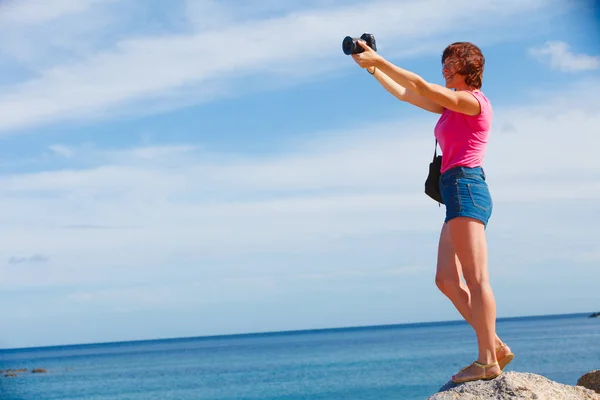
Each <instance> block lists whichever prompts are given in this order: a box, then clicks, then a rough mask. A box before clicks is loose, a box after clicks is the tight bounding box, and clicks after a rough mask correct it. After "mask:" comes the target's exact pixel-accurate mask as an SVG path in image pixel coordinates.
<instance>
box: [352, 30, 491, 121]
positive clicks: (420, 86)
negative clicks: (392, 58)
mask: <svg viewBox="0 0 600 400" xmlns="http://www.w3.org/2000/svg"><path fill="white" fill-rule="evenodd" d="M358 43H359V45H360V46H362V47H363V48H364V49H365V51H364V52H362V53H359V54H353V55H352V57H353V58H354V60H355V61H356V62H357V63H358V65H360V66H361V67H363V68H369V67H376V68H377V69H378V70H381V71H382V72H383V73H385V74H386V75H387V76H388V77H389V78H390V79H392V80H393V81H394V82H395V83H397V84H398V85H400V86H402V87H404V88H406V89H407V90H408V91H410V92H412V93H414V94H415V95H419V96H422V97H424V98H426V99H428V100H431V101H433V102H434V103H436V104H439V105H440V106H442V107H444V108H448V109H450V110H452V111H456V112H460V113H463V114H468V115H477V114H479V112H480V106H479V102H478V101H477V99H476V98H475V97H474V96H472V95H471V94H470V93H466V92H463V91H454V90H450V89H448V88H446V87H444V86H441V85H437V84H435V83H430V82H427V81H426V80H425V79H423V78H421V77H420V76H419V75H417V74H415V73H414V72H410V71H407V70H405V69H403V68H400V67H398V66H396V65H394V64H392V63H391V62H389V61H388V60H386V59H384V58H383V57H381V56H380V55H379V54H377V53H376V52H375V51H374V50H373V49H371V48H370V47H369V46H368V45H367V44H366V43H364V42H362V41H360V40H359V41H358Z"/></svg>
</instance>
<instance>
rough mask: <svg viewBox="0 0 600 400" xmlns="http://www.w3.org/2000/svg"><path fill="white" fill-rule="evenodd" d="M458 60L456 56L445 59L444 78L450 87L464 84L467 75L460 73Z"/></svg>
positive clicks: (454, 87) (458, 86)
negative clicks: (458, 71)
mask: <svg viewBox="0 0 600 400" xmlns="http://www.w3.org/2000/svg"><path fill="white" fill-rule="evenodd" d="M457 70H458V60H457V59H456V58H454V57H448V58H446V59H445V60H444V65H443V66H442V73H443V74H444V80H445V81H446V87H447V88H448V89H457V88H460V87H462V86H463V85H464V83H465V77H464V76H463V75H460V74H458V73H457V72H456V71H457Z"/></svg>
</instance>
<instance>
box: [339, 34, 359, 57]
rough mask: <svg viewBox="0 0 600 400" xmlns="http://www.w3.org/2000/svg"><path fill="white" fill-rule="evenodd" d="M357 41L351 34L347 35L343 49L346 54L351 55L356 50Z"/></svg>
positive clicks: (343, 42)
mask: <svg viewBox="0 0 600 400" xmlns="http://www.w3.org/2000/svg"><path fill="white" fill-rule="evenodd" d="M356 46H357V44H356V42H355V40H354V39H353V38H351V37H350V36H346V37H345V38H344V40H343V41H342V50H343V51H344V54H346V55H350V54H352V53H354V52H355V49H356Z"/></svg>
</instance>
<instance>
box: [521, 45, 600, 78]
mask: <svg viewBox="0 0 600 400" xmlns="http://www.w3.org/2000/svg"><path fill="white" fill-rule="evenodd" d="M529 52H530V54H531V55H533V56H534V57H536V58H537V59H538V60H540V61H542V62H545V63H548V64H549V65H550V67H552V68H554V69H557V70H559V71H563V72H579V71H590V70H596V69H598V68H600V56H592V55H588V54H576V53H574V52H572V51H571V46H569V44H568V43H565V42H560V41H549V42H546V43H545V44H544V46H541V47H534V48H532V49H530V51H529Z"/></svg>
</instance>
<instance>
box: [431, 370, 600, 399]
mask: <svg viewBox="0 0 600 400" xmlns="http://www.w3.org/2000/svg"><path fill="white" fill-rule="evenodd" d="M485 399H490V400H491V399H494V400H495V399H503V400H504V399H507V400H508V399H510V400H533V399H536V400H600V395H598V394H596V393H595V392H594V391H593V390H590V389H586V388H584V387H582V386H570V385H564V384H562V383H558V382H554V381H551V380H550V379H548V378H545V377H543V376H541V375H536V374H531V373H526V372H514V371H507V372H504V373H503V374H502V375H500V376H499V377H497V378H495V379H492V380H490V381H474V382H467V383H461V384H458V385H457V384H455V383H453V382H452V381H449V382H448V383H446V384H445V385H444V386H443V387H442V388H441V389H440V392H439V393H436V394H434V395H433V396H430V397H428V398H427V400H485Z"/></svg>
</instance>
